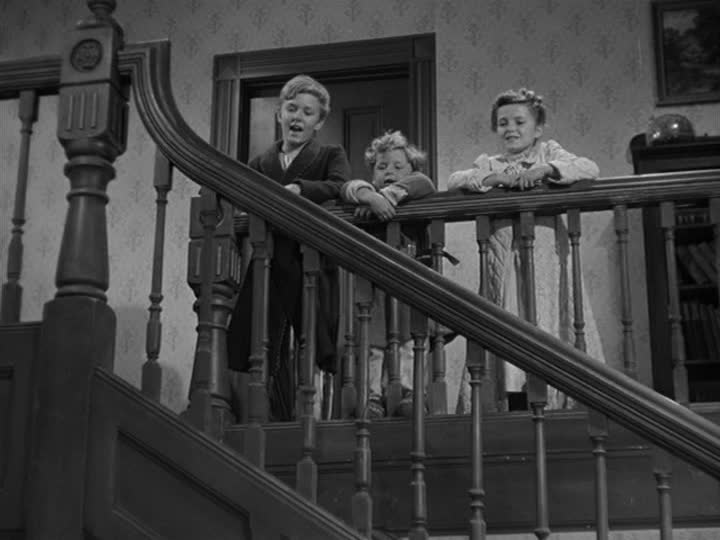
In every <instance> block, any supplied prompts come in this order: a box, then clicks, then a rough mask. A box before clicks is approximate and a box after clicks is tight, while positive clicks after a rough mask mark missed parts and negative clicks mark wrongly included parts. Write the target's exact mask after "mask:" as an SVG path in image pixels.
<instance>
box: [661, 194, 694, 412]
mask: <svg viewBox="0 0 720 540" xmlns="http://www.w3.org/2000/svg"><path fill="white" fill-rule="evenodd" d="M660 228H661V229H662V231H663V236H664V240H665V266H666V267H667V294H668V321H669V322H670V344H671V345H670V350H671V353H670V357H671V359H672V373H673V390H674V393H675V396H674V397H675V401H677V402H678V403H683V404H685V405H687V403H688V382H687V368H686V367H685V343H684V340H683V333H682V325H681V320H682V319H681V317H680V297H679V294H678V277H677V258H676V255H675V204H674V203H672V202H663V203H660Z"/></svg>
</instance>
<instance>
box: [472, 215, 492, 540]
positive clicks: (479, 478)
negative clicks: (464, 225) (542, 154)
mask: <svg viewBox="0 0 720 540" xmlns="http://www.w3.org/2000/svg"><path fill="white" fill-rule="evenodd" d="M490 234H491V225H490V218H489V217H487V216H478V217H476V218H475V239H476V240H477V244H478V257H479V269H480V285H479V287H478V294H479V295H480V296H483V297H486V296H487V293H488V246H489V242H490ZM466 363H467V370H468V373H469V374H470V404H471V405H470V407H471V408H470V411H471V422H472V435H471V442H472V445H471V449H470V459H471V467H472V472H471V478H472V481H471V486H470V490H469V491H468V494H469V495H470V540H485V535H486V532H487V524H486V523H485V487H484V485H483V444H482V414H483V394H482V383H483V379H484V378H485V377H486V376H487V372H488V363H489V359H488V351H487V350H486V349H485V348H483V347H481V346H480V345H479V344H477V343H475V342H473V341H468V342H467V360H466ZM489 393H493V392H492V389H491V391H490V392H489ZM493 402H494V398H493V397H492V396H490V399H489V403H490V404H491V405H494V403H493Z"/></svg>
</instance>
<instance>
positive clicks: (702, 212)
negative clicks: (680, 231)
mask: <svg viewBox="0 0 720 540" xmlns="http://www.w3.org/2000/svg"><path fill="white" fill-rule="evenodd" d="M708 222H709V215H708V211H707V208H692V209H684V210H680V211H679V212H678V213H677V214H676V217H675V223H677V224H678V225H702V224H705V223H708Z"/></svg>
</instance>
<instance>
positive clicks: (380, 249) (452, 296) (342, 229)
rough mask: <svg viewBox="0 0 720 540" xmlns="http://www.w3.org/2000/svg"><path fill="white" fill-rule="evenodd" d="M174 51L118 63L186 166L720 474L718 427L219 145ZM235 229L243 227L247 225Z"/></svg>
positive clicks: (631, 197)
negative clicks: (196, 120) (173, 71)
mask: <svg viewBox="0 0 720 540" xmlns="http://www.w3.org/2000/svg"><path fill="white" fill-rule="evenodd" d="M169 55H170V45H169V42H166V41H161V42H150V43H145V44H136V45H130V46H128V47H126V49H125V50H124V51H122V52H121V53H120V68H121V71H122V73H123V75H124V76H130V78H131V79H132V82H133V91H134V93H135V98H136V104H137V108H138V111H139V113H140V116H141V117H142V120H143V122H144V125H145V127H146V129H147V130H148V132H149V133H150V135H151V136H152V138H153V139H154V140H155V142H156V143H157V145H158V147H159V148H160V149H161V151H162V152H163V153H164V154H165V155H166V156H167V157H168V159H169V160H170V161H171V162H172V163H173V164H174V165H175V166H176V167H177V168H178V169H179V170H180V171H181V172H183V173H184V174H186V175H187V176H188V177H190V178H192V179H193V180H194V181H196V182H198V183H199V184H201V185H203V186H206V187H208V188H210V189H213V190H214V191H216V192H217V193H219V194H221V195H222V196H223V197H225V198H227V199H228V200H230V201H231V202H232V203H233V204H236V205H237V206H239V207H242V208H246V209H249V210H251V211H252V212H253V213H254V214H256V215H258V216H260V217H261V218H263V219H265V220H267V221H268V222H269V223H271V224H272V225H273V226H274V227H276V228H277V229H278V230H280V231H282V232H284V233H286V234H289V235H292V236H294V237H296V238H297V239H298V240H299V241H300V242H302V243H304V244H306V245H308V246H310V247H312V248H314V249H317V250H318V251H321V252H323V253H325V254H327V255H329V256H330V257H332V258H333V259H335V260H336V261H337V262H338V263H339V264H341V265H342V266H344V267H345V268H347V269H349V270H351V271H353V272H355V273H357V274H359V275H361V276H363V277H365V278H367V279H369V280H371V281H373V282H375V283H377V284H378V285H379V286H381V287H382V288H385V289H391V290H393V294H394V295H395V296H396V297H397V298H398V299H399V300H401V301H403V302H405V303H407V304H410V305H412V306H414V307H416V308H417V309H419V310H420V311H422V312H424V313H426V314H429V315H431V316H432V318H433V319H434V320H436V321H439V322H440V323H442V324H444V325H446V326H448V327H450V328H452V329H454V330H456V331H458V332H460V333H462V334H464V335H465V336H466V337H467V338H469V339H471V340H473V341H475V342H477V343H479V344H481V345H483V346H484V347H487V348H488V349H490V350H492V351H494V352H496V353H498V354H499V355H501V356H503V357H504V358H506V359H508V360H509V361H511V362H513V363H515V364H517V365H518V366H519V367H520V368H522V369H524V370H526V371H528V372H530V373H533V374H535V375H537V376H539V377H541V378H542V379H544V380H546V381H547V382H548V383H549V384H551V385H553V386H555V387H557V388H559V389H560V390H562V391H564V392H567V393H568V394H570V395H572V396H573V397H575V398H577V399H579V400H580V401H582V402H584V403H585V404H586V405H588V406H590V407H592V408H594V409H597V410H599V411H600V412H602V413H604V414H606V415H607V416H609V417H610V418H612V419H614V420H615V421H617V422H618V423H620V424H622V425H624V426H626V427H627V428H629V429H631V430H633V431H635V432H637V433H639V434H641V435H642V436H644V437H646V438H647V439H649V440H650V441H652V442H653V443H655V444H657V445H658V446H660V447H663V448H665V449H666V450H668V451H669V452H671V453H673V454H675V455H677V456H679V457H681V458H682V459H684V460H686V461H688V462H690V463H692V464H694V465H695V466H697V467H699V468H700V469H702V470H703V471H705V472H707V473H708V474H710V475H712V476H714V477H716V478H720V427H719V426H718V425H716V424H714V423H712V422H710V421H708V420H706V419H704V418H702V417H700V416H699V415H697V414H695V413H693V412H692V411H690V410H689V409H687V408H685V407H683V406H681V405H679V404H678V403H676V402H674V401H672V400H671V399H669V398H666V397H663V396H661V395H659V394H657V393H656V392H654V391H652V390H651V389H649V388H647V387H645V386H643V385H642V384H640V383H638V382H636V381H634V380H632V379H630V378H629V377H627V376H625V375H623V374H622V373H620V372H618V371H616V370H614V369H612V368H610V367H608V366H606V365H604V364H602V363H599V362H597V361H595V360H593V359H592V358H590V357H588V356H587V355H585V354H583V353H581V352H579V351H578V350H576V349H574V348H573V347H571V346H570V345H568V344H566V343H564V342H562V341H560V340H558V339H556V338H554V337H553V336H550V335H548V334H546V333H544V332H542V331H540V330H538V329H537V328H535V327H534V326H532V325H530V324H528V323H525V322H523V321H520V320H519V319H517V318H516V317H514V316H512V315H510V314H509V313H507V312H505V311H504V310H503V309H501V308H499V307H498V306H496V305H494V304H492V303H490V302H489V301H487V300H485V299H483V298H481V297H480V296H478V295H477V294H475V293H473V292H471V291H469V290H467V289H466V288H464V287H462V286H461V285H459V284H457V283H454V282H452V281H450V280H448V279H447V278H443V277H442V276H439V275H438V274H437V273H435V272H433V271H432V270H430V269H428V268H426V267H425V266H423V265H422V264H420V263H417V262H415V261H414V260H412V259H410V258H409V257H407V256H405V255H403V254H401V253H399V252H398V251H396V250H394V249H392V248H391V247H390V246H387V245H386V244H384V243H382V242H380V241H378V240H376V239H374V238H371V237H369V236H368V235H366V234H365V233H364V232H363V231H362V230H360V229H359V228H357V227H355V226H354V225H353V224H351V223H348V221H347V220H348V219H349V217H350V213H349V212H347V210H342V209H336V210H335V211H334V215H333V213H328V212H326V211H325V210H324V209H322V208H320V207H318V206H317V205H315V204H313V203H311V202H309V201H307V200H305V199H301V198H298V197H296V196H294V195H292V194H290V193H288V192H287V191H286V190H284V189H283V188H282V187H281V186H279V185H278V184H276V183H274V182H270V181H268V180H267V179H266V178H265V177H264V176H263V175H262V174H260V173H258V172H256V171H254V170H252V169H250V168H248V167H247V166H246V165H244V164H242V163H239V162H237V161H235V160H234V159H232V158H230V157H228V156H226V155H224V154H222V153H221V152H219V151H217V150H216V149H214V148H213V147H211V146H210V145H209V144H208V143H207V142H205V141H204V140H202V139H201V138H200V137H199V136H198V135H196V134H195V133H194V132H193V131H192V130H191V129H190V128H189V126H188V125H187V124H186V123H185V121H184V120H183V118H182V117H181V115H180V114H179V111H178V109H177V107H176V105H175V101H174V98H173V95H172V89H171V84H170V76H169V67H170V56H169ZM59 67H60V63H59V58H58V57H42V58H37V59H31V60H22V61H11V62H3V63H0V98H2V99H5V98H8V97H13V96H16V95H17V94H18V93H19V92H20V91H21V90H23V89H27V88H36V89H38V91H39V93H41V94H43V93H46V94H47V93H54V91H56V89H57V85H58V84H59ZM678 180H682V182H678ZM640 187H641V189H636V188H640ZM719 196H720V172H718V171H699V172H692V173H681V174H659V175H645V176H644V177H643V178H638V177H636V176H631V177H618V178H611V179H605V180H604V181H601V182H597V183H595V184H591V185H589V186H588V185H583V184H582V183H580V184H578V185H576V186H573V187H571V188H569V189H566V190H563V203H564V204H563V206H566V207H573V208H578V209H580V210H601V209H607V208H610V207H611V206H612V205H616V204H625V205H627V206H629V207H633V206H638V205H642V204H650V203H654V202H659V201H660V200H663V199H664V200H667V199H669V198H672V199H674V200H677V201H684V200H688V201H689V200H696V199H701V198H708V197H719ZM557 199H558V197H557V196H556V194H555V192H554V190H547V191H538V192H535V193H532V194H527V195H525V196H523V197H521V198H518V197H516V196H511V195H506V194H502V193H497V194H490V195H486V196H484V197H475V196H464V195H458V194H440V195H437V196H435V197H433V198H432V199H425V200H422V201H418V202H414V203H410V204H408V205H407V206H405V207H404V208H401V209H399V211H398V214H397V218H396V219H398V220H400V221H411V220H417V219H432V218H433V217H437V218H443V219H445V220H446V221H461V220H467V219H474V217H475V216H476V215H478V214H492V215H495V216H498V217H500V216H503V215H510V214H513V213H517V212H519V211H535V212H537V213H538V214H539V215H542V214H543V213H557V208H558V204H557ZM237 225H239V226H242V220H240V223H238V224H237Z"/></svg>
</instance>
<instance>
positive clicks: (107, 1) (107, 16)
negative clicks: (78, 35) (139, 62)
mask: <svg viewBox="0 0 720 540" xmlns="http://www.w3.org/2000/svg"><path fill="white" fill-rule="evenodd" d="M87 5H88V8H89V9H90V11H92V15H91V16H90V17H88V18H87V19H83V20H82V21H80V22H79V23H78V24H77V27H78V28H92V27H98V26H105V27H109V28H112V29H113V30H115V32H116V33H117V35H118V38H119V45H118V49H122V48H123V45H124V32H123V29H122V27H121V26H120V25H119V24H118V22H117V21H116V20H115V19H114V18H113V16H112V13H113V11H115V7H116V6H117V2H115V0H88V1H87Z"/></svg>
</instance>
